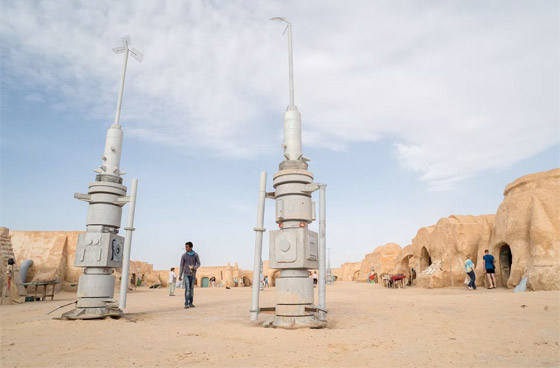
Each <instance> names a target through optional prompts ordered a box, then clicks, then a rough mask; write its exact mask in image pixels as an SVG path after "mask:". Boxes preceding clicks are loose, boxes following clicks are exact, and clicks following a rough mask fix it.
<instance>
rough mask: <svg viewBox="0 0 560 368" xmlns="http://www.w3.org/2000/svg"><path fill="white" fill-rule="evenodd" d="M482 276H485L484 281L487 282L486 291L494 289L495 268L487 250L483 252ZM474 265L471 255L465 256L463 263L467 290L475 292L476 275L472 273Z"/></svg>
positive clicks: (492, 257) (491, 256)
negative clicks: (467, 279) (467, 280)
mask: <svg viewBox="0 0 560 368" xmlns="http://www.w3.org/2000/svg"><path fill="white" fill-rule="evenodd" d="M482 259H483V260H484V274H485V275H486V280H487V281H488V289H495V288H496V275H495V274H496V266H495V265H494V256H493V255H491V254H490V252H489V251H488V249H485V250H484V256H483V257H482ZM474 268H475V266H474V263H473V261H472V260H471V255H470V254H467V260H466V261H465V272H466V274H467V276H468V278H469V279H470V280H469V283H468V285H467V287H468V289H469V290H476V284H475V281H476V275H475V273H474Z"/></svg>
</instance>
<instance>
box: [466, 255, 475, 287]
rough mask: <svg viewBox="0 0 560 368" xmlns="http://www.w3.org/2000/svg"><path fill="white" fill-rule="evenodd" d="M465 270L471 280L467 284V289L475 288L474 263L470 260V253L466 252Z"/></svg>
mask: <svg viewBox="0 0 560 368" xmlns="http://www.w3.org/2000/svg"><path fill="white" fill-rule="evenodd" d="M465 272H466V273H467V275H469V277H470V279H471V281H469V285H468V286H467V287H468V288H469V290H476V285H475V280H476V275H475V274H474V263H473V262H472V261H471V255H470V254H467V260H466V261H465Z"/></svg>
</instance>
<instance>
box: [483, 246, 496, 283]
mask: <svg viewBox="0 0 560 368" xmlns="http://www.w3.org/2000/svg"><path fill="white" fill-rule="evenodd" d="M482 259H483V260H484V273H485V274H486V280H488V284H489V285H490V287H488V289H495V288H496V267H494V256H493V255H491V254H490V252H489V251H488V249H486V250H484V257H482Z"/></svg>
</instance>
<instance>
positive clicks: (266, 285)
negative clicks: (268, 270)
mask: <svg viewBox="0 0 560 368" xmlns="http://www.w3.org/2000/svg"><path fill="white" fill-rule="evenodd" d="M264 287H270V286H269V285H268V275H266V276H265V277H264Z"/></svg>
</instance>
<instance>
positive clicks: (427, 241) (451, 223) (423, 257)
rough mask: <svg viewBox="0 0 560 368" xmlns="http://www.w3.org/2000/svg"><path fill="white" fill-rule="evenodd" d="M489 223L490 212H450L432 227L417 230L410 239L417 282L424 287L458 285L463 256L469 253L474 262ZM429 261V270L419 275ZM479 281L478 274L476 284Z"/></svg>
mask: <svg viewBox="0 0 560 368" xmlns="http://www.w3.org/2000/svg"><path fill="white" fill-rule="evenodd" d="M493 223H494V215H482V216H459V215H451V216H449V217H447V218H442V219H440V220H439V221H438V222H437V224H436V225H434V226H430V227H427V228H422V229H420V230H419V231H418V234H417V235H416V237H415V238H414V239H413V240H412V252H413V257H414V265H415V267H414V268H415V270H416V275H417V285H418V286H421V287H427V288H439V287H445V286H452V285H462V283H463V281H464V279H465V267H464V263H465V261H466V256H467V254H470V255H471V259H472V261H473V262H474V263H475V265H476V264H477V263H479V262H478V254H479V252H480V251H483V250H484V249H485V248H486V247H488V244H489V242H490V237H491V233H492V226H493ZM429 260H431V264H432V266H431V267H430V270H431V271H430V272H432V273H431V274H422V272H423V271H425V270H426V269H428V266H429ZM436 265H439V266H437V267H436ZM477 269H481V267H478V268H477ZM482 282H483V280H482V278H480V277H479V279H478V280H477V284H479V283H482Z"/></svg>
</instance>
